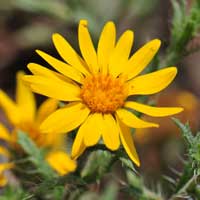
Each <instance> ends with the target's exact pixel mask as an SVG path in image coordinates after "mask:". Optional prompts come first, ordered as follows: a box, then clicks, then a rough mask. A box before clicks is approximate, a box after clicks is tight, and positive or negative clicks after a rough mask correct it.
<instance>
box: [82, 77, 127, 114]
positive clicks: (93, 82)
mask: <svg viewBox="0 0 200 200" xmlns="http://www.w3.org/2000/svg"><path fill="white" fill-rule="evenodd" d="M81 98H82V100H83V102H84V103H85V104H86V105H87V106H88V107H89V108H90V110H91V111H92V112H99V113H113V112H114V111H116V110H117V109H118V108H120V107H122V106H123V104H124V101H125V99H126V98H127V89H126V87H125V84H124V79H123V78H122V77H120V78H113V77H112V76H111V75H103V74H98V75H94V76H88V77H86V78H85V79H84V82H83V87H82V89H81Z"/></svg>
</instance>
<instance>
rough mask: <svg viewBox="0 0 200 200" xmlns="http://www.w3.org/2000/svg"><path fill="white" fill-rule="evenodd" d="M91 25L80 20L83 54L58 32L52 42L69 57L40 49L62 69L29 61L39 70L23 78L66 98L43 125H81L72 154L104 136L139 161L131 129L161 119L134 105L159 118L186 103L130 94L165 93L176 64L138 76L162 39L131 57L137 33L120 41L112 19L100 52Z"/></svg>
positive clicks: (61, 128)
mask: <svg viewBox="0 0 200 200" xmlns="http://www.w3.org/2000/svg"><path fill="white" fill-rule="evenodd" d="M87 25H88V23H87V21H86V20H81V21H80V23H79V28H78V41H79V47H80V50H81V54H82V58H81V57H80V56H79V55H78V54H77V53H76V52H75V50H74V49H73V48H72V47H71V46H70V44H69V43H68V42H67V41H66V40H65V39H64V38H63V37H62V36H61V35H59V34H57V33H56V34H53V43H54V45H55V47H56V49H57V51H58V53H59V54H60V56H61V57H62V59H63V60H64V61H60V60H58V59H56V58H54V57H52V56H50V55H48V54H46V53H45V52H43V51H40V50H37V51H36V52H37V53H38V54H39V55H40V56H41V57H42V58H43V59H44V60H45V61H47V63H49V64H50V65H51V66H52V67H53V68H54V69H55V70H56V71H57V72H58V73H57V72H54V71H52V70H49V69H47V68H45V67H43V66H41V65H38V64H36V63H30V64H29V65H28V68H29V69H30V71H31V72H32V73H33V74H34V75H29V76H25V77H24V80H25V81H26V82H27V83H28V84H29V86H30V88H31V89H32V90H33V91H34V92H36V93H39V94H42V95H45V96H48V97H52V98H55V99H58V100H60V101H65V102H67V105H66V106H65V107H63V108H61V109H58V110H57V111H55V112H54V113H52V114H51V115H50V116H49V117H48V118H47V119H46V120H44V122H43V123H42V124H41V127H40V128H41V130H42V131H43V132H47V133H50V132H62V133H64V132H69V131H71V130H73V129H76V128H77V127H79V129H78V133H77V135H76V138H75V141H74V143H73V147H72V157H73V158H77V157H78V156H79V155H80V154H81V153H82V152H83V151H84V150H85V148H86V147H88V146H93V145H95V144H96V143H98V141H99V140H100V138H102V139H103V141H104V143H105V145H106V147H107V148H109V149H110V150H116V149H118V148H119V146H120V141H121V143H122V145H123V146H124V148H125V150H126V152H127V154H128V155H129V157H130V158H131V159H132V161H133V162H135V163H136V165H138V166H139V165H140V162H139V158H138V155H137V153H136V149H135V146H134V143H133V140H132V135H131V132H130V128H147V127H158V124H155V123H151V122H146V121H143V120H141V119H139V118H138V117H137V116H136V115H134V114H133V112H131V110H136V111H139V112H142V113H144V114H147V115H151V116H156V117H157V116H169V115H173V114H176V113H179V112H181V111H182V108H167V107H166V108H158V107H157V108H155V107H151V106H148V105H143V104H140V103H137V102H134V101H131V100H128V97H130V96H133V95H149V94H155V93H157V92H160V91H161V90H163V89H164V88H166V87H167V86H168V85H169V84H170V83H171V82H172V80H173V79H174V77H175V76H176V73H177V69H176V67H169V68H165V69H162V70H159V71H157V72H153V73H149V74H147V75H140V76H138V75H139V74H140V73H141V72H142V71H143V69H144V68H145V67H146V66H147V65H148V64H149V62H150V61H151V59H152V58H153V56H154V55H155V54H156V52H157V51H158V49H159V47H160V40H158V39H154V40H152V41H150V42H148V43H147V44H145V45H144V46H143V47H142V48H141V49H139V50H138V51H137V52H136V53H135V54H133V55H132V56H130V52H131V49H132V44H133V38H134V37H133V36H134V34H133V32H132V31H131V30H127V31H125V32H124V33H123V34H122V35H121V37H120V38H119V40H118V42H116V30H115V25H114V23H113V22H108V23H107V24H106V25H105V26H104V28H103V30H102V33H101V35H100V39H99V43H98V47H97V51H96V50H95V48H94V45H93V42H92V39H91V37H90V34H89V31H88V27H87Z"/></svg>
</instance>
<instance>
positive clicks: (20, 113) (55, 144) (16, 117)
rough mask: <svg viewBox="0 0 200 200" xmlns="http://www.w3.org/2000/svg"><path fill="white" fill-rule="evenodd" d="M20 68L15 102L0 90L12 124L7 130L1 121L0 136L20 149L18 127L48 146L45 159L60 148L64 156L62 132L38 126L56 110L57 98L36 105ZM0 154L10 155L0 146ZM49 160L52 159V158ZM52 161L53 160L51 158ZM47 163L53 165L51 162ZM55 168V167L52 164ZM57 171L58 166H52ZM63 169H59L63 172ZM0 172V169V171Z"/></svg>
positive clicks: (42, 144)
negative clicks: (10, 129)
mask: <svg viewBox="0 0 200 200" xmlns="http://www.w3.org/2000/svg"><path fill="white" fill-rule="evenodd" d="M22 76H24V73H23V72H18V74H17V89H16V102H14V101H13V100H12V99H11V98H10V97H9V96H8V95H7V94H6V93H5V92H4V91H2V90H0V107H1V108H2V109H3V111H4V112H5V114H6V116H7V118H8V120H9V122H10V123H11V125H12V131H11V132H10V131H8V130H7V129H6V128H5V127H4V126H3V124H1V123H0V139H2V140H4V141H6V142H7V143H8V144H9V146H10V148H12V149H14V150H15V151H18V150H19V146H18V144H17V131H18V130H21V131H23V132H25V133H26V134H28V135H29V137H30V138H31V139H32V140H33V141H34V142H35V143H36V144H37V145H38V147H48V148H49V151H50V153H49V154H48V155H47V158H48V159H47V161H48V160H49V159H50V158H51V156H52V155H53V153H54V152H55V151H56V152H60V153H61V152H62V155H64V154H65V157H64V158H67V157H68V155H67V154H66V153H65V152H64V151H63V149H64V135H63V134H58V135H57V134H53V133H46V134H45V133H41V131H40V130H39V126H40V125H41V123H42V122H43V121H44V120H45V119H46V118H47V117H48V116H49V115H50V114H51V113H52V112H53V111H55V110H56V108H57V105H58V101H57V100H55V99H47V100H46V101H45V102H43V103H42V104H41V106H40V107H39V109H38V110H37V109H36V102H35V98H34V95H33V93H32V91H31V90H30V88H29V87H27V86H26V85H25V84H24V82H23V80H22ZM0 154H1V155H3V156H4V157H6V158H8V160H9V159H10V152H9V151H8V150H7V149H6V148H4V147H1V146H0ZM51 160H52V159H51ZM64 160H65V164H64V165H67V164H69V166H71V165H73V166H75V165H76V164H75V161H73V160H70V158H68V159H63V161H64ZM54 162H56V160H55V159H54ZM49 164H50V165H51V166H52V167H53V168H54V165H53V164H52V162H49ZM1 166H7V165H6V163H1V164H0V167H1ZM54 169H55V168H54ZM74 169H75V167H73V168H71V167H69V168H67V170H65V172H66V173H68V172H69V171H74ZM55 170H56V171H58V170H57V168H56V169H55ZM63 173H64V170H63V169H62V174H63ZM0 174H1V171H0Z"/></svg>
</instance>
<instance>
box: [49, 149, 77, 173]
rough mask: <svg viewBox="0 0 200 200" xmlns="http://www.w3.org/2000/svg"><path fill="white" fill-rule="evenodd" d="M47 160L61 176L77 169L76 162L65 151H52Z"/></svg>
mask: <svg viewBox="0 0 200 200" xmlns="http://www.w3.org/2000/svg"><path fill="white" fill-rule="evenodd" d="M46 161H47V162H48V163H49V165H50V166H51V167H52V168H53V169H54V170H55V171H56V172H58V174H59V175H61V176H63V175H66V174H67V173H69V172H73V171H75V169H76V162H75V161H74V160H71V159H70V158H69V156H68V155H67V154H66V153H65V152H63V151H52V152H50V153H49V154H48V155H47V157H46Z"/></svg>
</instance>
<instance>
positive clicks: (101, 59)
mask: <svg viewBox="0 0 200 200" xmlns="http://www.w3.org/2000/svg"><path fill="white" fill-rule="evenodd" d="M115 40H116V29H115V24H114V23H113V22H107V23H106V25H105V26H104V28H103V30H102V33H101V36H100V39H99V43H98V49H97V56H98V64H99V67H100V71H101V72H102V73H104V74H106V73H107V72H108V63H109V59H110V55H111V53H112V51H113V49H114V47H115Z"/></svg>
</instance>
